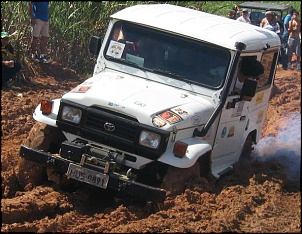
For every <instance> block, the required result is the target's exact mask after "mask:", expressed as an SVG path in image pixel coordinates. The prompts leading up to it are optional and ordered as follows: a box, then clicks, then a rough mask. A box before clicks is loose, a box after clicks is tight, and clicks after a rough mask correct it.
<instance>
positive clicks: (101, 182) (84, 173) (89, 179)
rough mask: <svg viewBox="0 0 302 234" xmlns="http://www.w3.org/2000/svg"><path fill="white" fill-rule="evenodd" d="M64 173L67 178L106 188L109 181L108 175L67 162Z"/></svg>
mask: <svg viewBox="0 0 302 234" xmlns="http://www.w3.org/2000/svg"><path fill="white" fill-rule="evenodd" d="M66 175H67V176H68V177H69V178H72V179H75V180H79V181H82V182H85V183H88V184H91V185H94V186H97V187H100V188H103V189H105V188H107V184H108V181H109V176H108V175H105V174H101V173H98V172H96V171H93V170H90V169H88V168H84V167H81V166H78V165H76V164H72V163H70V164H69V166H68V171H67V173H66Z"/></svg>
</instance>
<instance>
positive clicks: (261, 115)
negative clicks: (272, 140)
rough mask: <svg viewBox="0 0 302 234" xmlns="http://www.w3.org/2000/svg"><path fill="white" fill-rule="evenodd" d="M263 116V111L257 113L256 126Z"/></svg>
mask: <svg viewBox="0 0 302 234" xmlns="http://www.w3.org/2000/svg"><path fill="white" fill-rule="evenodd" d="M263 115H264V111H263V110H261V111H259V112H258V116H257V121H256V123H257V124H258V123H261V122H262V119H263Z"/></svg>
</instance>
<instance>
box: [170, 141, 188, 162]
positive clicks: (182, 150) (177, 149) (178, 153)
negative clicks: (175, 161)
mask: <svg viewBox="0 0 302 234" xmlns="http://www.w3.org/2000/svg"><path fill="white" fill-rule="evenodd" d="M187 148H188V144H187V143H184V142H181V141H177V142H176V143H175V144H174V148H173V153H174V155H175V157H178V158H182V157H184V156H185V155H186V152H187Z"/></svg>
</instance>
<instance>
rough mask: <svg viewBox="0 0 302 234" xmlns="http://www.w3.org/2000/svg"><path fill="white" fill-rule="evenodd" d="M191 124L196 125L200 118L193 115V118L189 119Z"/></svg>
mask: <svg viewBox="0 0 302 234" xmlns="http://www.w3.org/2000/svg"><path fill="white" fill-rule="evenodd" d="M191 122H192V124H193V125H198V124H199V122H200V116H198V115H194V116H193V117H192V119H191Z"/></svg>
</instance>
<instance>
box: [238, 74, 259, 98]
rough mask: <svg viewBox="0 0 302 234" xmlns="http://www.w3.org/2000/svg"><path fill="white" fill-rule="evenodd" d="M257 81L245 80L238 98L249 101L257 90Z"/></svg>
mask: <svg viewBox="0 0 302 234" xmlns="http://www.w3.org/2000/svg"><path fill="white" fill-rule="evenodd" d="M257 84H258V81H257V80H255V79H250V78H248V79H246V80H245V81H244V84H243V87H242V90H241V93H240V96H241V98H243V99H244V100H246V101H251V99H252V98H253V97H254V96H255V94H256V90H257Z"/></svg>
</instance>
